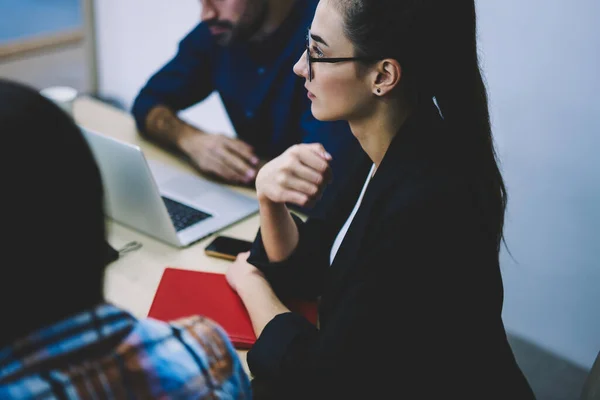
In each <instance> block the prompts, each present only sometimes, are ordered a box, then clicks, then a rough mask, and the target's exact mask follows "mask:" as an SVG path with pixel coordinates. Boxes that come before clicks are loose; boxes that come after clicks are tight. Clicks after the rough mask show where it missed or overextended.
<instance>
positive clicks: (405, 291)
mask: <svg viewBox="0 0 600 400" xmlns="http://www.w3.org/2000/svg"><path fill="white" fill-rule="evenodd" d="M462 203H466V202H461V201H459V200H458V199H455V200H453V199H452V198H451V196H450V197H449V196H447V195H444V194H432V195H431V196H428V198H426V199H423V198H421V199H419V200H418V201H414V202H412V203H411V204H410V205H406V206H399V207H398V208H397V209H396V211H395V212H394V213H392V214H390V215H386V216H384V217H380V218H378V219H377V220H378V221H379V223H378V224H377V226H373V227H372V229H373V232H374V233H373V235H371V237H370V238H369V239H366V242H365V245H364V246H366V247H365V251H363V252H361V253H359V256H358V259H357V260H350V262H352V263H356V264H357V267H356V268H353V269H352V272H349V273H348V275H347V276H345V277H344V278H343V283H342V284H341V286H340V288H339V294H337V295H334V299H333V301H334V302H335V303H334V304H332V305H331V306H330V307H329V308H328V310H326V312H327V323H326V324H325V325H324V326H323V325H322V326H321V329H320V330H319V329H317V328H316V327H314V326H312V325H311V324H310V323H309V322H308V321H306V320H305V319H303V318H302V317H301V316H299V315H297V314H294V313H285V314H281V315H278V316H277V317H275V318H274V319H273V320H271V321H270V322H269V323H268V324H267V326H266V327H265V329H264V330H263V332H262V334H261V336H260V337H259V338H258V340H257V342H256V344H255V345H254V347H253V348H252V349H251V350H250V352H249V353H248V364H249V367H250V369H251V371H252V373H253V375H254V376H255V379H258V380H259V381H265V380H266V381H272V382H276V383H277V384H276V385H275V386H276V387H277V388H278V390H281V391H283V392H284V393H280V395H281V396H283V397H281V398H291V397H289V396H292V395H295V394H298V393H303V395H305V396H309V397H301V398H316V397H315V394H316V393H321V394H323V393H330V394H332V395H333V394H335V395H336V396H342V395H343V394H342V392H343V391H344V390H347V391H348V393H345V394H347V395H352V396H354V395H358V394H359V393H358V392H356V391H357V390H358V391H360V390H361V388H362V389H364V388H365V387H368V388H369V390H371V391H372V392H369V393H360V394H361V395H366V396H367V397H366V398H375V397H374V396H373V395H374V392H376V391H377V390H378V389H381V390H384V388H385V387H387V389H388V390H389V389H390V387H394V388H395V391H396V394H397V398H414V393H421V394H422V393H423V390H426V391H428V392H427V393H428V395H429V394H431V396H429V397H427V396H425V397H427V398H442V397H444V396H445V395H446V394H447V393H461V394H463V395H465V397H461V398H486V394H485V393H478V395H479V397H472V396H471V395H472V394H473V395H475V393H471V392H476V391H477V390H478V388H481V387H482V385H485V383H486V378H489V375H490V374H494V372H492V371H490V370H488V369H486V368H484V367H483V366H484V365H485V362H483V361H484V360H485V357H486V355H487V354H486V352H489V351H490V348H489V347H486V346H485V340H486V338H489V337H490V336H489V335H488V334H487V330H489V329H492V330H493V329H495V328H496V327H499V325H496V324H498V323H499V321H500V316H499V313H500V307H499V306H498V304H496V303H494V301H496V300H499V298H498V296H495V295H496V294H497V291H495V290H494V289H496V287H494V286H493V284H494V283H493V282H495V281H494V279H490V277H489V276H490V273H489V268H487V269H488V271H486V264H485V261H486V260H483V259H482V257H480V254H481V252H480V251H479V250H480V249H478V248H477V246H478V245H477V241H476V240H473V239H474V236H476V235H473V232H474V224H473V223H472V222H471V221H472V220H473V218H471V216H470V214H472V213H471V212H470V211H469V210H468V207H466V206H465V204H462ZM320 256H321V257H322V254H321V255H320ZM304 260H305V259H304ZM304 262H306V261H304ZM295 266H296V267H298V266H299V265H295ZM474 266H477V267H478V268H479V272H475V270H476V268H473V267H474ZM487 266H489V262H488V263H487ZM492 269H493V268H492ZM491 275H494V274H493V273H491ZM490 282H492V283H490ZM500 290H501V289H500ZM490 298H493V299H492V300H490ZM500 301H501V300H500ZM492 325H493V327H491V326H492ZM400 376H401V377H402V380H401V384H400V382H398V385H397V386H396V385H394V382H397V381H398V379H399V377H400ZM353 382H361V384H360V385H354V384H353ZM366 382H371V383H370V384H369V383H366ZM390 385H391V386H390ZM452 388H457V390H458V391H453V390H452ZM438 389H439V390H440V392H439V393H438V392H436V390H438ZM388 394H389V393H388ZM438 395H441V397H438ZM286 396H288V397H286ZM292 397H293V396H292ZM325 397H326V396H325ZM417 397H419V396H417ZM294 398H295V397H294ZM319 398H320V397H319ZM337 398H344V397H337ZM352 398H355V397H352Z"/></svg>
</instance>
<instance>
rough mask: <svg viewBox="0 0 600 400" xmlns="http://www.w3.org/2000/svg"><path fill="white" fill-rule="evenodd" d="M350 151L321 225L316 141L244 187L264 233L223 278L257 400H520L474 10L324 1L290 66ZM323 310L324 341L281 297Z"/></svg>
mask: <svg viewBox="0 0 600 400" xmlns="http://www.w3.org/2000/svg"><path fill="white" fill-rule="evenodd" d="M294 71H295V72H296V74H298V75H299V76H301V77H302V78H304V79H305V82H306V89H307V91H308V97H309V98H310V99H311V100H312V112H313V114H314V116H315V117H316V118H317V119H319V120H326V121H333V120H346V121H348V123H349V125H350V127H351V130H352V133H353V134H354V136H355V137H356V139H357V140H358V141H359V143H360V145H361V147H362V150H363V152H362V153H361V154H357V155H356V157H355V159H356V162H355V165H354V169H353V170H348V171H346V173H345V175H344V176H336V177H334V179H341V180H344V181H345V184H344V185H342V186H341V187H340V189H339V191H338V193H336V194H335V199H336V200H335V201H334V202H332V203H330V204H329V207H328V211H327V212H326V213H324V214H323V217H322V218H316V217H314V218H310V219H308V220H307V221H302V220H301V219H299V218H297V217H296V216H294V215H292V214H290V212H289V211H288V209H287V208H286V204H287V203H292V204H298V205H301V206H305V205H307V204H310V203H312V202H315V201H317V200H318V199H319V198H320V196H321V194H322V192H323V191H324V190H325V188H326V186H327V183H328V182H329V181H330V179H331V175H330V170H329V162H330V161H331V156H330V155H329V154H327V153H326V152H325V150H324V149H323V147H322V146H320V145H319V144H303V145H297V146H295V147H292V148H290V149H289V150H287V151H286V152H285V153H284V154H282V155H281V156H280V157H278V158H276V159H274V160H272V161H271V162H270V163H268V164H267V165H265V167H264V168H263V169H262V170H261V171H260V173H259V174H258V177H257V180H256V189H257V195H258V199H259V202H260V224H261V229H260V232H259V235H258V236H257V239H256V241H255V243H254V247H253V250H252V251H251V253H250V254H248V253H245V254H241V255H240V256H238V259H237V260H236V261H235V262H234V263H233V264H232V266H231V267H230V268H229V270H228V271H227V278H228V281H229V283H230V285H231V286H232V288H233V289H234V290H236V291H237V292H238V293H239V295H240V296H241V298H242V300H243V302H244V304H245V305H246V308H247V310H248V312H249V315H250V317H251V319H252V323H253V326H254V329H255V331H256V334H257V336H258V340H257V342H256V344H255V345H254V347H253V348H252V349H251V350H250V352H249V353H248V364H249V367H250V370H251V372H252V374H253V376H254V389H255V396H256V397H257V398H260V397H263V396H265V397H266V396H267V393H269V394H270V395H271V396H272V397H273V398H278V399H289V398H303V399H313V398H331V399H347V398H365V399H379V398H393V399H445V398H459V399H531V398H534V396H533V394H532V391H531V389H530V388H529V385H528V383H527V381H526V379H525V378H524V376H523V374H522V373H521V371H520V369H519V367H518V365H517V363H516V361H515V358H514V356H513V353H512V350H511V348H510V346H509V343H508V341H507V338H506V332H505V329H504V326H503V322H502V317H501V314H502V303H503V288H502V278H501V274H500V266H499V251H500V247H501V244H502V238H503V224H504V212H505V206H506V193H505V187H504V182H503V179H502V176H501V173H500V171H499V168H498V165H497V160H496V155H495V151H494V146H493V140H492V134H491V128H490V122H489V112H488V104H487V95H486V89H485V86H484V83H483V79H482V75H481V72H480V69H479V64H478V58H477V42H476V16H475V5H474V0H457V1H447V0H421V1H415V0H321V2H320V4H319V6H318V7H317V10H316V14H315V17H314V20H313V23H312V26H311V28H310V29H309V33H308V45H307V50H306V54H304V55H303V56H302V57H301V58H300V60H299V61H298V63H297V64H296V66H295V67H294ZM290 297H296V298H319V299H320V306H319V326H314V325H312V324H311V323H309V322H308V321H307V320H305V319H304V318H303V317H302V316H301V315H299V314H296V313H292V312H290V311H289V309H288V308H287V307H286V306H285V305H284V303H283V302H281V301H280V299H285V298H290Z"/></svg>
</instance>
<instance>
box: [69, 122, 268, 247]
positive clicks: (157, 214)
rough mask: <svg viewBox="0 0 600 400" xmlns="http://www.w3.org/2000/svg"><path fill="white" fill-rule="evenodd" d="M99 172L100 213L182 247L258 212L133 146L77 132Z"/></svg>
mask: <svg viewBox="0 0 600 400" xmlns="http://www.w3.org/2000/svg"><path fill="white" fill-rule="evenodd" d="M80 128H81V130H82V132H83V135H84V137H85V138H86V140H87V142H88V144H89V146H90V149H91V151H92V153H93V154H94V157H95V158H96V162H97V163H98V166H99V168H100V173H101V175H102V181H103V183H104V191H105V208H106V214H107V215H108V216H109V217H111V218H112V219H114V220H115V221H117V222H119V223H121V224H123V225H126V226H129V227H130V228H133V229H135V230H137V231H140V232H142V233H145V234H147V235H149V236H152V237H154V238H156V239H159V240H161V241H163V242H165V243H168V244H171V245H173V246H176V247H185V246H189V245H190V244H192V243H194V242H196V241H198V240H200V239H203V238H205V237H206V236H209V235H211V234H213V233H215V232H217V231H219V230H221V229H223V228H225V227H227V226H229V225H231V224H233V223H235V222H237V221H239V220H241V219H243V218H245V217H248V216H250V215H252V214H254V213H256V212H257V211H258V201H257V200H256V199H254V198H252V197H250V196H247V195H244V194H242V193H238V192H236V191H234V190H232V189H230V188H228V187H226V186H223V185H219V184H217V183H214V182H210V181H208V180H206V179H203V178H201V177H200V176H196V175H193V174H187V173H185V172H182V171H180V170H178V169H176V168H173V167H170V166H168V165H165V164H163V163H159V162H156V161H153V160H147V159H146V157H145V156H144V153H143V152H142V150H141V149H140V147H139V146H135V145H132V144H130V143H126V142H122V141H120V140H117V139H114V138H111V137H108V136H105V135H102V134H100V133H97V132H93V131H91V130H89V129H85V128H83V127H80Z"/></svg>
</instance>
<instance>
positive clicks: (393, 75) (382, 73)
mask: <svg viewBox="0 0 600 400" xmlns="http://www.w3.org/2000/svg"><path fill="white" fill-rule="evenodd" d="M376 72H377V76H376V78H375V81H374V82H373V88H372V90H373V94H374V95H376V96H383V95H385V94H387V93H389V92H391V91H392V90H393V89H394V88H395V87H396V86H398V83H399V82H400V78H401V77H402V67H401V66H400V64H399V63H398V61H396V60H394V59H390V58H386V59H385V60H381V61H379V62H378V63H377V66H376Z"/></svg>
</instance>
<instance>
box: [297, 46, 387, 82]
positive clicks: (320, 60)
mask: <svg viewBox="0 0 600 400" xmlns="http://www.w3.org/2000/svg"><path fill="white" fill-rule="evenodd" d="M308 37H309V35H308V34H307V35H306V64H308V81H309V82H312V76H313V74H312V63H328V64H336V63H340V62H347V61H363V62H369V61H377V60H378V59H377V58H372V57H341V58H315V57H311V56H310V41H309V39H308Z"/></svg>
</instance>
